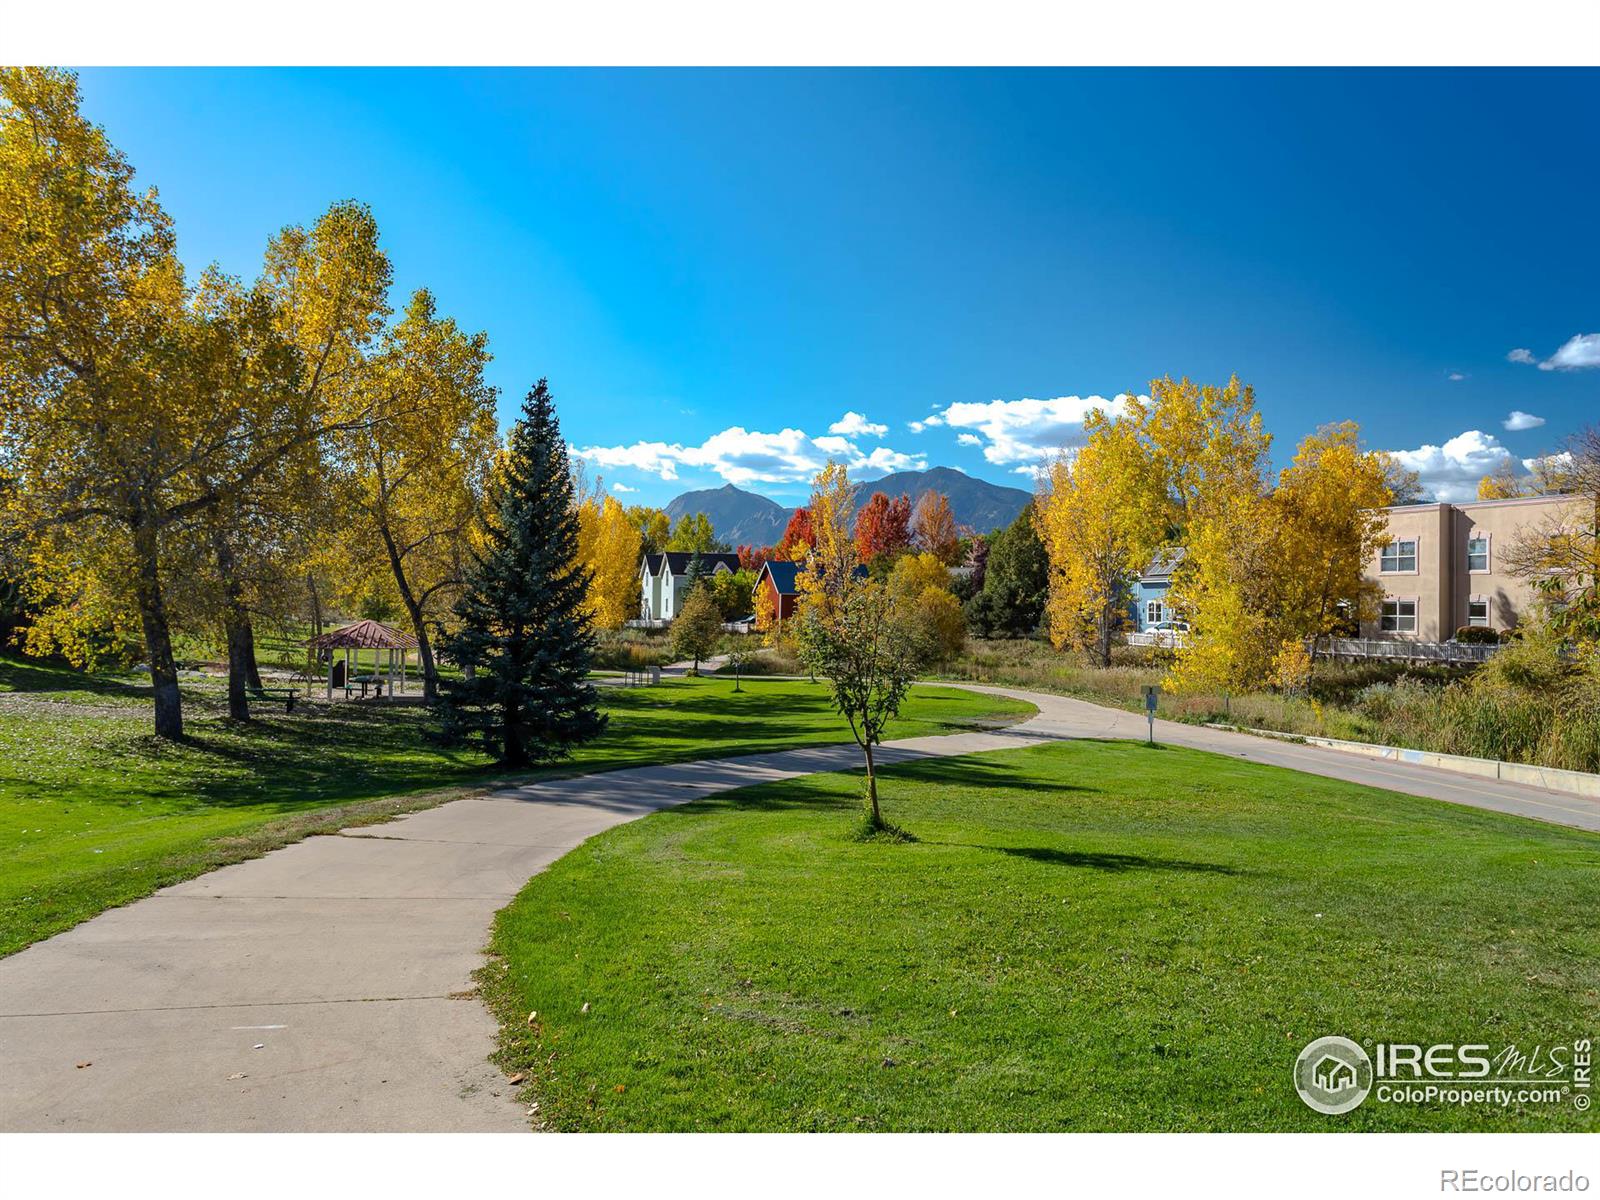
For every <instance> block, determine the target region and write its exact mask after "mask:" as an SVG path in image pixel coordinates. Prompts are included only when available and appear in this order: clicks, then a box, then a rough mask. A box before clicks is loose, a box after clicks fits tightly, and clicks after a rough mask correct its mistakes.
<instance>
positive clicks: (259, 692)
mask: <svg viewBox="0 0 1600 1200" xmlns="http://www.w3.org/2000/svg"><path fill="white" fill-rule="evenodd" d="M244 694H245V696H246V697H248V698H249V699H251V700H258V701H261V702H263V703H266V704H281V705H283V711H284V712H286V713H292V712H293V711H294V702H295V698H296V697H297V696H298V695H299V689H298V688H292V687H287V688H276V687H247V688H245V690H244Z"/></svg>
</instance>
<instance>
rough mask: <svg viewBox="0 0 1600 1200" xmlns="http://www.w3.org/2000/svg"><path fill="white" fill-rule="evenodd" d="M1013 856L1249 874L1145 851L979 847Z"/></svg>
mask: <svg viewBox="0 0 1600 1200" xmlns="http://www.w3.org/2000/svg"><path fill="white" fill-rule="evenodd" d="M975 849H979V850H994V851H997V852H998V853H1000V854H1007V855H1010V856H1011V857H1012V858H1026V859H1029V860H1030V861H1032V862H1039V863H1048V864H1050V865H1051V866H1057V867H1088V868H1090V869H1092V870H1096V871H1193V872H1197V873H1200V874H1205V875H1248V874H1249V872H1248V871H1246V870H1243V869H1242V868H1240V867H1230V866H1228V865H1227V864H1226V863H1205V862H1191V861H1189V860H1188V859H1182V858H1154V857H1151V856H1149V855H1145V854H1109V853H1105V852H1103V851H1095V850H1057V849H1054V848H1053V847H1049V846H978V847H975Z"/></svg>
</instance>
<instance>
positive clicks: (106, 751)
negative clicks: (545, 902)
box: [0, 657, 1032, 954]
mask: <svg viewBox="0 0 1600 1200" xmlns="http://www.w3.org/2000/svg"><path fill="white" fill-rule="evenodd" d="M732 688H733V685H732V683H731V682H730V681H726V680H719V679H696V680H668V681H666V682H664V683H662V684H661V685H660V686H659V687H652V688H639V689H631V690H626V691H624V690H612V689H606V690H603V691H602V692H601V695H602V698H603V700H604V703H605V706H606V708H607V711H608V712H609V713H610V715H611V723H610V727H609V729H608V730H607V732H606V734H605V736H604V737H603V738H601V739H600V740H599V741H597V742H595V743H593V744H591V745H589V746H586V747H584V748H583V749H582V750H581V751H579V753H578V754H577V756H576V757H575V758H574V759H573V760H572V761H571V762H570V763H568V764H565V765H564V766H563V767H561V768H557V769H560V770H565V771H572V770H604V769H609V768H613V767H622V766H635V765H640V764H645V763H653V762H664V761H669V760H674V759H688V758H708V757H716V756H721V755H727V754H739V753H749V752H756V751H760V750H771V749H781V748H784V747H788V746H795V745H807V744H816V743H820V742H834V741H842V740H848V739H849V736H850V735H849V731H848V730H847V728H846V727H845V725H844V722H843V721H842V720H841V719H840V718H838V717H837V716H836V715H835V714H834V713H833V712H832V711H831V710H830V709H829V707H828V702H827V695H826V692H825V691H824V689H823V688H822V687H820V686H818V685H814V684H808V683H780V682H768V681H761V682H754V683H752V682H749V681H747V682H746V683H745V685H744V690H743V691H741V692H740V693H737V694H735V693H734V692H733V690H732ZM184 700H185V710H186V720H187V729H188V735H189V736H188V740H187V742H185V743H184V744H181V745H172V744H169V743H165V742H162V741H160V740H159V739H157V738H155V737H154V736H153V735H152V734H151V733H150V701H149V695H148V688H147V687H143V686H140V685H139V684H138V683H137V682H135V681H132V680H127V679H116V678H110V677H100V676H86V675H83V674H80V673H78V672H74V671H68V670H63V669H57V668H51V667H42V666H38V665H35V664H31V663H23V662H21V661H19V660H16V659H12V658H3V657H0V954H7V953H11V952H13V951H16V950H18V949H21V948H22V947H23V946H25V945H27V944H28V943H30V942H33V941H36V940H38V939H39V938H41V937H46V936H48V935H50V934H52V933H56V932H58V931H60V930H62V929H66V928H68V927H70V926H72V925H74V924H76V923H77V922H79V921H81V920H84V919H85V918H87V917H90V916H93V915H94V914H95V913H97V912H100V911H101V910H103V909H105V908H108V907H110V906H112V905H115V904H121V903H125V902H126V901H128V900H131V899H136V898H137V897H140V896H144V895H148V894H149V893H150V892H152V891H154V890H156V889H157V888H160V887H164V886H166V885H168V884H171V883H176V882H178V881H179V880H183V879H188V878H191V877H192V876H194V875H197V874H200V873H201V872H202V871H206V870H210V869H211V868H213V867H216V866H220V865H222V864H224V863H227V862H234V861H238V860H239V859H241V858H247V857H251V856H252V855H255V854H259V853H263V852H264V851H266V850H269V849H272V848H273V847H274V846H278V845H282V844H284V843H285V842H288V841H292V840H294V839H296V838H298V837H302V836H304V835H306V834H308V833H316V832H328V831H332V830H334V829H338V828H340V827H342V826H344V825H348V824H351V823H354V822H360V821H370V820H382V819H385V818H387V817H389V816H392V815H394V814H395V813H396V812H401V811H406V810H407V809H411V808H417V807H423V806H426V805H429V804H434V803H438V802H439V801H440V800H442V799H449V798H452V797H454V796H456V795H460V794H462V793H463V792H465V791H468V790H472V789H476V788H480V787H482V786H484V785H485V784H487V783H488V782H490V781H492V780H493V779H494V778H495V773H494V771H493V769H492V767H491V765H490V764H489V763H488V761H487V760H486V759H485V758H483V757H482V756H480V755H478V754H475V753H471V752H468V751H463V750H447V749H444V748H443V747H440V746H438V745H436V744H434V743H433V742H432V741H431V740H430V738H429V733H430V727H431V721H430V717H429V715H428V713H427V712H425V711H424V710H422V709H420V708H403V707H396V708H385V707H380V706H375V705H362V704H333V705H324V704H309V705H302V706H301V707H299V708H297V709H296V710H295V713H294V714H293V715H292V716H285V715H284V713H283V711H282V710H281V709H279V708H266V707H261V706H258V719H257V720H256V721H253V722H251V723H250V724H248V725H235V724H233V723H231V722H229V721H227V720H226V719H225V718H224V712H225V709H226V705H225V702H224V695H223V692H222V690H221V681H220V680H193V681H189V682H186V684H185V688H184ZM1029 712H1032V709H1031V707H1029V706H1027V705H1020V704H1016V703H1014V702H1009V701H1005V700H999V699H997V698H995V697H989V696H980V695H977V694H974V693H970V692H960V691H955V690H951V689H923V688H919V689H917V691H916V693H915V694H914V695H913V696H912V698H911V700H910V701H909V702H908V703H907V706H906V711H905V718H904V719H903V720H902V721H901V722H900V724H899V725H898V727H897V728H896V730H895V732H896V734H897V735H899V736H908V737H909V736H915V735H917V734H924V733H937V732H942V731H946V730H951V729H959V728H966V727H970V726H971V725H972V724H973V723H975V722H979V721H984V720H989V719H1005V718H1009V719H1016V718H1017V717H1019V716H1021V715H1023V714H1026V713H1029ZM547 773H548V772H547ZM518 778H528V776H519V777H518Z"/></svg>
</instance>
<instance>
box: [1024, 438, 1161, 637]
mask: <svg viewBox="0 0 1600 1200" xmlns="http://www.w3.org/2000/svg"><path fill="white" fill-rule="evenodd" d="M1086 428H1087V429H1088V431H1089V439H1088V442H1087V443H1086V444H1085V445H1084V446H1083V447H1082V448H1081V449H1080V450H1079V451H1078V453H1077V454H1076V456H1074V457H1072V458H1068V457H1067V456H1066V455H1061V456H1060V457H1058V458H1057V459H1056V461H1055V462H1053V463H1052V464H1051V466H1050V470H1049V473H1048V475H1047V476H1046V478H1045V479H1044V480H1043V481H1042V484H1041V489H1040V495H1039V498H1038V501H1037V502H1036V503H1035V506H1034V519H1035V523H1036V525H1037V528H1038V533H1039V539H1040V541H1042V542H1043V543H1044V546H1045V551H1046V554H1047V555H1048V557H1049V560H1050V590H1049V594H1048V600H1047V601H1046V606H1045V611H1046V615H1047V618H1048V623H1049V632H1050V641H1051V643H1052V644H1053V645H1055V647H1056V648H1057V649H1061V648H1062V647H1066V646H1070V647H1072V648H1074V649H1078V650H1088V649H1092V650H1093V651H1094V654H1095V657H1096V659H1097V660H1098V661H1099V662H1100V664H1101V665H1102V666H1110V665H1111V639H1112V634H1113V633H1114V632H1115V630H1116V628H1117V624H1118V621H1119V619H1120V616H1121V613H1122V611H1123V609H1124V608H1125V607H1126V605H1127V597H1128V589H1129V587H1130V586H1131V584H1132V582H1133V580H1134V579H1135V578H1137V576H1138V574H1139V572H1140V571H1141V570H1143V569H1144V567H1145V565H1146V564H1147V563H1148V562H1149V561H1150V556H1151V555H1152V554H1153V553H1154V551H1155V549H1156V547H1157V546H1159V545H1160V544H1161V540H1162V538H1163V536H1164V535H1165V533H1166V529H1167V518H1168V500H1167V495H1166V492H1165V489H1164V488H1163V486H1162V478H1161V475H1160V473H1159V470H1158V469H1157V466H1156V463H1155V461H1154V460H1153V458H1152V456H1151V455H1150V453H1149V452H1148V449H1147V448H1146V446H1145V445H1143V444H1142V443H1141V441H1140V439H1139V434H1138V428H1137V425H1136V424H1135V422H1134V420H1133V419H1131V418H1130V417H1127V416H1119V417H1117V418H1116V419H1111V418H1109V417H1107V416H1106V414H1104V413H1103V412H1100V411H1098V410H1096V411H1095V412H1093V413H1091V414H1090V416H1089V420H1088V421H1087V423H1086Z"/></svg>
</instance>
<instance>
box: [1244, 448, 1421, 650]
mask: <svg viewBox="0 0 1600 1200" xmlns="http://www.w3.org/2000/svg"><path fill="white" fill-rule="evenodd" d="M1395 471H1396V465H1395V463H1394V462H1393V459H1392V456H1391V455H1388V454H1385V453H1383V452H1382V451H1375V450H1365V449H1363V448H1362V446H1361V430H1360V427H1359V426H1357V425H1356V423H1355V422H1354V421H1342V422H1340V423H1338V424H1334V425H1325V426H1323V427H1322V428H1321V429H1319V430H1318V431H1317V432H1316V433H1314V434H1312V435H1310V436H1309V437H1307V438H1305V439H1304V440H1303V441H1301V443H1300V445H1299V447H1298V448H1297V449H1296V450H1295V456H1294V462H1293V463H1292V464H1290V465H1289V466H1288V467H1285V468H1284V469H1283V470H1282V471H1281V472H1279V474H1278V486H1277V488H1276V490H1274V492H1273V493H1272V502H1271V512H1270V513H1269V520H1270V521H1271V525H1272V533H1273V537H1272V541H1273V543H1274V545H1273V551H1272V564H1271V568H1272V569H1271V579H1272V581H1273V593H1274V594H1273V598H1272V604H1271V609H1272V611H1274V612H1275V613H1277V614H1278V617H1279V621H1280V625H1281V628H1280V630H1279V634H1280V640H1281V641H1285V642H1289V641H1292V642H1294V643H1296V644H1300V643H1303V642H1305V641H1307V640H1310V641H1311V658H1312V659H1313V660H1314V659H1315V657H1316V640H1315V639H1318V638H1321V637H1324V636H1327V635H1329V634H1332V633H1334V632H1336V631H1337V630H1338V629H1340V628H1343V627H1345V626H1347V625H1349V624H1350V623H1352V622H1360V621H1371V620H1375V619H1376V617H1377V610H1378V600H1379V589H1378V586H1377V584H1375V583H1374V582H1373V581H1372V580H1370V579H1368V578H1367V577H1366V571H1367V565H1368V563H1370V562H1371V560H1372V558H1373V556H1374V555H1375V554H1377V552H1378V548H1379V547H1380V546H1381V545H1382V544H1383V542H1384V540H1385V536H1386V535H1385V529H1386V522H1385V521H1384V516H1383V511H1382V510H1383V509H1384V508H1385V507H1386V506H1388V505H1390V504H1392V503H1394V496H1395V487H1394V480H1395ZM1286 661H1291V660H1286ZM1289 674H1293V672H1292V671H1291V672H1289ZM1280 682H1288V681H1287V679H1285V680H1280Z"/></svg>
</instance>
